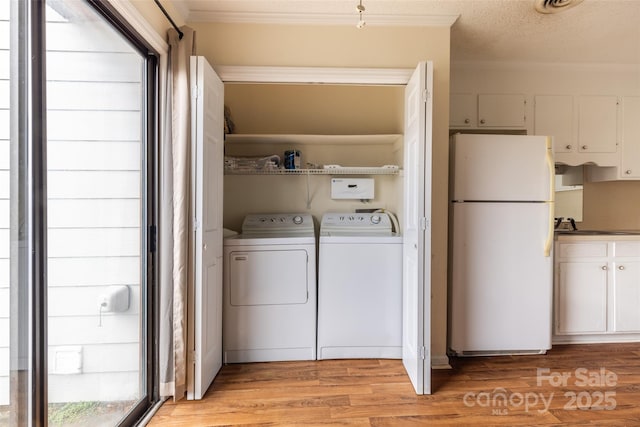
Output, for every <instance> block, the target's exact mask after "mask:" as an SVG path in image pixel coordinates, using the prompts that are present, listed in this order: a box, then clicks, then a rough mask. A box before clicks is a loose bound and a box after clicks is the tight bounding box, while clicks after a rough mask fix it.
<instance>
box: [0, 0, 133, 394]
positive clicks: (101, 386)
mask: <svg viewBox="0 0 640 427" xmlns="http://www.w3.org/2000/svg"><path fill="white" fill-rule="evenodd" d="M8 4H9V2H7V1H0V405H4V404H7V403H8V390H9V389H8V366H9V349H8V345H9V260H8V256H9V230H8V227H9V202H8V199H9V172H8V169H9V149H10V148H9V141H8V140H9V110H8V109H9V107H10V104H9V96H10V93H9V82H8V78H9V52H8V48H9V25H8V22H7V19H8V16H9V8H8ZM48 17H50V18H51V19H54V20H56V21H57V22H55V23H51V22H50V23H48V24H47V49H48V51H47V78H48V81H47V108H48V111H47V116H48V121H47V136H48V153H47V161H48V167H49V171H48V176H47V179H48V183H47V185H48V197H49V200H48V227H49V229H48V255H49V264H48V280H49V282H48V286H49V288H48V315H49V325H48V327H49V337H48V342H49V362H50V368H51V371H50V372H52V373H55V372H57V370H56V369H55V368H56V367H55V366H54V365H52V363H53V364H55V352H56V349H58V348H59V346H69V345H71V346H78V347H79V348H81V353H82V369H81V373H79V374H69V375H57V374H52V375H50V376H49V399H50V400H51V401H52V402H66V401H81V400H102V401H108V400H129V399H135V398H136V397H137V396H138V393H139V375H140V372H139V369H140V359H139V357H140V348H139V346H140V342H139V340H140V317H139V316H140V307H141V303H140V294H141V290H140V282H141V274H142V272H141V271H140V242H141V230H140V226H141V209H140V204H141V199H140V197H141V190H140V179H141V173H140V164H141V148H142V145H141V132H142V129H141V110H142V97H141V93H142V86H141V80H142V79H141V78H142V67H141V64H142V61H141V58H140V56H139V55H138V54H137V53H135V52H134V51H133V49H131V47H130V46H129V44H128V43H127V42H124V41H123V40H122V39H121V38H120V37H119V36H117V35H116V34H115V33H114V32H113V31H111V30H109V29H107V27H106V26H105V24H103V23H101V22H99V21H95V20H91V21H90V22H87V23H85V24H78V23H73V24H70V23H67V22H64V20H63V19H61V18H60V17H55V14H54V13H51V14H48ZM111 285H126V286H128V287H129V291H130V295H129V296H130V305H129V309H128V310H126V311H125V312H122V313H100V304H99V302H98V299H99V296H100V295H101V294H102V293H104V292H105V291H106V290H107V287H108V286H111Z"/></svg>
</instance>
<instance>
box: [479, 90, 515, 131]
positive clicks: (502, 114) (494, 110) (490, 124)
mask: <svg viewBox="0 0 640 427" xmlns="http://www.w3.org/2000/svg"><path fill="white" fill-rule="evenodd" d="M525 107H526V98H525V96H524V95H521V94H496V95H494V94H480V95H478V127H480V128H517V129H523V128H524V127H525V125H526V113H525Z"/></svg>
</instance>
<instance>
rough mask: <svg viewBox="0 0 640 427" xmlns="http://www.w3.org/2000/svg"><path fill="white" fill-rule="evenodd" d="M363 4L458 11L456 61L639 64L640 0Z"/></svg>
mask: <svg viewBox="0 0 640 427" xmlns="http://www.w3.org/2000/svg"><path fill="white" fill-rule="evenodd" d="M174 3H176V4H177V6H178V9H179V10H181V11H182V12H183V13H184V14H185V16H186V19H187V21H202V20H205V21H206V20H211V21H214V20H228V21H234V22H290V23H293V22H296V20H300V21H305V22H314V23H316V24H318V23H327V24H329V23H332V24H336V23H339V24H344V25H351V22H353V25H355V22H356V21H357V12H356V9H355V6H356V5H357V0H340V1H335V0H280V1H278V0H174ZM363 4H364V6H365V7H366V11H365V20H366V21H367V25H368V26H371V25H384V24H387V25H388V24H389V23H396V24H397V23H405V24H410V25H415V24H419V23H420V22H423V23H427V22H431V23H433V22H435V21H434V19H433V18H437V17H440V16H445V17H446V16H447V15H448V16H449V17H450V16H451V15H454V16H455V15H459V18H458V20H457V21H456V22H455V24H453V26H452V29H451V57H452V60H454V61H531V62H595V63H603V62H606V63H622V64H640V0H584V1H583V2H582V3H580V4H578V5H576V6H575V7H572V8H567V10H564V11H562V12H561V13H557V14H540V13H537V12H536V11H535V7H534V5H535V0H420V1H411V0H363ZM451 21H452V20H451V19H449V20H443V22H451ZM362 31H366V27H365V29H363V30H362Z"/></svg>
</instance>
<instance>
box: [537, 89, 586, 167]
mask: <svg viewBox="0 0 640 427" xmlns="http://www.w3.org/2000/svg"><path fill="white" fill-rule="evenodd" d="M573 111H574V110H573V97H572V96H571V95H536V97H535V98H534V117H533V120H534V127H533V129H534V134H536V135H548V136H551V137H553V152H554V153H555V154H556V155H557V154H558V153H573V152H575V151H576V141H575V136H574V132H573V122H574V120H573Z"/></svg>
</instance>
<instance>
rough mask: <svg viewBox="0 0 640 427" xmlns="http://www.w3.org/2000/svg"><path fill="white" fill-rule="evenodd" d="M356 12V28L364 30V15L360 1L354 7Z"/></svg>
mask: <svg viewBox="0 0 640 427" xmlns="http://www.w3.org/2000/svg"><path fill="white" fill-rule="evenodd" d="M356 10H357V11H358V18H359V19H358V23H357V24H356V28H357V29H359V30H360V29H362V28H364V26H365V24H366V22H364V19H362V14H363V13H364V10H365V9H364V6H363V5H362V0H360V3H359V4H358V5H357V6H356Z"/></svg>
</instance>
